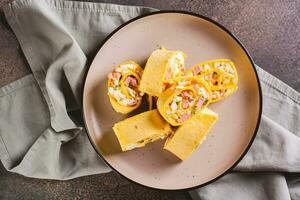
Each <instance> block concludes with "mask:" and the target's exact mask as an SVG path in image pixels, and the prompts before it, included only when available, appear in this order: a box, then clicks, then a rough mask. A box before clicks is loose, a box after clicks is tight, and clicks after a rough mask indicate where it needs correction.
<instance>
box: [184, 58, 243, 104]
mask: <svg viewBox="0 0 300 200" xmlns="http://www.w3.org/2000/svg"><path fill="white" fill-rule="evenodd" d="M186 75H187V76H201V77H202V80H204V81H205V82H207V83H208V85H209V87H210V90H211V92H212V97H211V103H213V102H217V101H220V100H222V99H224V98H225V97H227V96H229V95H231V94H233V93H234V92H235V91H236V90H237V89H238V87H237V83H238V74H237V71H236V68H235V65H234V63H233V62H232V61H231V60H229V59H216V60H210V61H206V62H202V63H199V64H197V65H195V66H193V67H191V68H190V69H189V70H188V71H187V72H186Z"/></svg>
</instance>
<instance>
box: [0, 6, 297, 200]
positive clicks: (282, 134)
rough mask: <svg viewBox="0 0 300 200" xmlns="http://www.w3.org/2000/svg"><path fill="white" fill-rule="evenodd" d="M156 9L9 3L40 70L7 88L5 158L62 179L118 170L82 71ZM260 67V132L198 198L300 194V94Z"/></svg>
mask: <svg viewBox="0 0 300 200" xmlns="http://www.w3.org/2000/svg"><path fill="white" fill-rule="evenodd" d="M153 10H154V9H151V8H141V7H131V6H120V5H110V4H99V3H82V2H70V1H68V2H66V1H61V0H47V1H41V0H19V1H15V2H13V3H11V4H9V5H7V6H6V7H5V8H4V12H5V16H6V18H7V21H8V23H9V24H10V26H11V27H12V29H13V31H14V33H15V34H16V36H17V38H18V40H19V42H20V45H21V48H22V50H23V52H24V54H25V56H26V59H27V61H28V63H29V65H30V67H31V69H32V72H33V73H32V74H31V75H28V76H26V77H24V78H22V79H19V80H17V81H15V82H13V83H11V84H9V85H7V86H4V87H2V88H0V113H1V115H0V159H1V161H2V163H3V165H4V167H5V168H6V169H7V170H9V171H12V172H16V173H19V174H23V175H25V176H29V177H35V178H47V179H59V180H65V179H71V178H75V177H79V176H84V175H89V174H96V173H104V172H108V171H110V169H109V168H108V167H107V166H106V165H105V164H104V163H103V161H102V160H101V159H100V158H99V157H98V156H97V155H96V153H95V151H94V150H93V148H92V147H91V145H90V143H89V141H88V139H87V136H86V134H85V129H84V128H83V123H82V119H81V115H80V99H81V94H80V91H81V87H82V76H83V73H84V69H85V66H87V65H88V64H89V62H90V61H91V59H92V58H93V56H94V55H95V52H96V51H97V49H98V48H99V45H100V43H101V41H102V40H103V39H104V38H105V36H107V35H108V34H109V33H110V32H111V31H112V30H113V29H115V28H116V27H117V26H119V25H120V24H122V23H124V22H125V21H127V20H129V19H131V18H133V17H136V16H138V15H141V14H143V13H147V12H151V11H153ZM257 70H258V74H259V77H260V79H261V83H262V89H263V100H264V108H263V116H262V122H261V126H260V129H259V132H258V135H257V138H256V140H255V142H254V144H253V145H252V147H251V149H250V151H249V152H248V153H247V155H246V156H245V157H244V159H243V160H242V161H241V163H240V164H239V165H238V166H237V167H236V168H235V169H234V172H233V173H230V174H228V175H226V176H224V177H223V178H221V179H220V180H218V181H216V182H214V183H212V184H210V185H208V186H205V187H203V188H200V189H198V190H194V191H191V195H192V197H193V198H194V199H199V198H201V199H242V198H243V199H244V200H247V199H291V198H292V199H300V175H299V174H297V172H300V139H299V137H300V94H299V93H297V92H296V91H295V90H293V89H292V88H290V87H289V86H287V85H286V84H284V83H282V82H281V81H280V80H278V79H276V78H275V77H273V76H271V75H270V74H268V73H267V72H265V71H263V70H262V69H260V68H259V67H257Z"/></svg>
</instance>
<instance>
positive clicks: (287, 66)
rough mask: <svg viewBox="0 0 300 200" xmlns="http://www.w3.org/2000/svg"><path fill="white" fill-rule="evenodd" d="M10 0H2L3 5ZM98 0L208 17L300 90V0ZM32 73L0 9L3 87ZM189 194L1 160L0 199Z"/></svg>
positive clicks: (112, 177) (106, 176) (178, 196)
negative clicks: (23, 170)
mask: <svg viewBox="0 0 300 200" xmlns="http://www.w3.org/2000/svg"><path fill="white" fill-rule="evenodd" d="M10 1H11V0H0V7H2V6H3V5H4V4H6V3H8V2H10ZM99 2H106V3H118V4H128V5H142V6H149V7H155V8H158V9H180V10H188V11H193V12H196V13H199V14H202V15H205V16H208V17H210V18H212V19H214V20H216V21H218V22H220V23H221V24H223V25H224V26H225V27H227V28H228V29H229V30H230V31H232V32H233V33H234V34H235V35H236V36H237V37H238V38H239V39H240V40H241V41H242V43H243V44H244V45H245V46H246V48H247V49H248V50H249V52H250V54H251V55H252V57H253V59H254V61H255V62H256V64H258V65H259V66H260V67H262V68H263V69H265V70H266V71H268V72H270V73H272V74H273V75H275V76H277V77H278V78H280V79H281V80H283V81H284V82H286V83H287V84H289V85H290V86H292V87H293V88H295V89H296V90H297V91H300V2H299V0H287V1H284V2H283V1H280V0H275V1H273V0H264V1H260V0H253V1H246V0H244V1H229V0H228V1H222V0H211V1H200V0H185V1H180V0H170V1H166V0H147V1H146V0H140V1H135V0H103V1H101V0H100V1H99ZM28 73H30V69H29V67H28V64H27V62H26V60H25V58H24V55H23V53H22V51H21V49H20V47H19V44H18V42H17V40H16V38H15V36H14V34H13V33H12V31H11V30H10V28H9V26H8V25H7V23H6V21H5V18H4V15H3V12H2V11H1V13H0V86H3V85H5V84H7V83H9V82H12V81H14V80H16V79H18V78H21V77H23V76H24V75H26V74H28ZM75 198H76V199H81V198H84V199H133V200H134V199H190V197H189V196H188V194H187V192H161V191H155V190H150V189H146V188H144V187H141V186H137V185H135V184H133V183H130V182H128V181H127V180H125V179H124V178H122V177H120V176H118V175H117V174H115V173H114V172H111V173H108V174H102V175H93V176H87V177H83V178H78V179H74V180H71V181H51V180H38V179H31V178H26V177H23V176H20V175H16V174H12V173H8V172H6V171H5V169H4V168H3V166H2V165H1V164H0V199H75Z"/></svg>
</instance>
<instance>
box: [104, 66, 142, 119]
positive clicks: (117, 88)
mask: <svg viewBox="0 0 300 200" xmlns="http://www.w3.org/2000/svg"><path fill="white" fill-rule="evenodd" d="M142 74H143V69H142V68H141V66H140V65H138V64H137V63H135V62H134V61H125V62H122V63H121V64H119V65H118V66H117V67H116V68H115V69H114V70H113V72H111V73H109V74H108V84H107V86H108V96H109V100H110V103H111V105H112V107H113V109H114V110H115V111H116V112H119V113H123V114H126V113H129V112H131V111H133V110H134V109H136V108H138V107H139V105H140V104H141V101H142V96H143V93H142V92H141V91H140V90H139V84H140V80H141V76H142Z"/></svg>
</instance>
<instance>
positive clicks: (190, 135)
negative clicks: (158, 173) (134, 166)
mask: <svg viewBox="0 0 300 200" xmlns="http://www.w3.org/2000/svg"><path fill="white" fill-rule="evenodd" d="M217 120H218V114H217V113H215V112H213V111H212V110H209V109H208V108H205V109H203V110H202V111H201V112H198V113H196V114H195V115H194V116H193V117H191V118H190V119H188V120H186V121H185V122H184V123H183V124H182V126H180V127H179V128H178V129H177V130H176V131H175V133H174V134H173V135H171V136H170V137H168V139H167V140H166V142H165V145H164V149H166V150H168V151H170V152H171V153H173V154H174V155H176V156H177V157H178V158H180V159H181V160H185V159H187V158H188V157H189V156H190V155H191V154H192V153H193V151H194V150H195V149H196V148H197V147H198V145H199V144H201V143H202V142H203V141H204V139H205V137H206V135H207V133H208V132H209V130H210V129H211V127H212V126H213V125H214V124H215V122H216V121H217Z"/></svg>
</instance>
